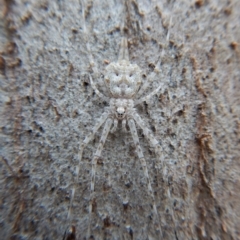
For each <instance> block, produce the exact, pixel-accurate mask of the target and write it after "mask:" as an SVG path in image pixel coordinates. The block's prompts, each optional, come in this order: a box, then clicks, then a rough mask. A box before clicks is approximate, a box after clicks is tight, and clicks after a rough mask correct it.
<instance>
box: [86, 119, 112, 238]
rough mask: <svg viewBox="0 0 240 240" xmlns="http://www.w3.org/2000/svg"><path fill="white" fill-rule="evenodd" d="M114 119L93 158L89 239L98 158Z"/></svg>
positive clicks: (104, 131) (107, 126)
mask: <svg viewBox="0 0 240 240" xmlns="http://www.w3.org/2000/svg"><path fill="white" fill-rule="evenodd" d="M112 123H113V119H112V118H108V119H107V121H106V123H105V126H104V128H103V132H102V136H101V139H100V143H99V145H98V148H97V151H96V153H95V154H94V156H93V160H92V174H91V189H90V201H89V227H88V237H90V230H91V214H92V204H93V192H94V185H95V175H96V165H97V160H98V158H100V157H101V153H102V150H103V146H104V144H105V141H106V139H107V136H108V134H109V131H110V128H111V126H112Z"/></svg>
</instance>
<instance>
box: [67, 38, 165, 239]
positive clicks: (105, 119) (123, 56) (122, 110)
mask: <svg viewBox="0 0 240 240" xmlns="http://www.w3.org/2000/svg"><path fill="white" fill-rule="evenodd" d="M155 74H156V73H154V75H153V76H151V77H152V78H154V76H155ZM89 78H90V83H91V86H92V88H93V90H94V91H95V93H96V94H97V95H98V96H99V97H100V98H101V99H102V100H104V101H106V102H109V106H108V107H106V108H105V110H104V112H103V114H102V115H101V117H100V118H99V120H98V122H97V123H96V125H95V126H94V127H93V129H92V130H91V131H90V133H89V134H88V135H87V136H86V137H85V139H84V140H83V142H82V143H81V144H80V148H79V162H80V161H81V160H82V155H83V150H84V148H85V147H86V146H87V145H88V143H89V142H90V141H91V140H92V139H93V138H94V135H95V134H96V133H97V131H98V130H99V128H100V127H101V126H102V125H104V128H103V132H102V135H101V138H100V143H99V145H98V147H97V150H96V152H95V154H94V155H93V158H92V171H91V187H90V192H91V193H90V204H89V218H90V220H89V225H90V221H91V212H92V205H93V193H94V185H95V174H96V165H97V160H98V159H99V158H100V157H101V153H102V150H103V147H104V144H105V141H106V139H107V137H108V134H109V132H111V133H114V132H115V131H116V130H117V127H118V124H121V125H122V130H123V131H125V132H126V131H127V128H126V126H127V125H128V127H129V129H130V132H131V135H132V138H133V142H134V144H135V147H136V152H137V155H138V158H139V159H140V162H141V165H142V168H143V171H144V175H145V177H146V179H147V184H148V191H149V194H150V195H151V197H152V200H153V210H154V214H155V215H156V216H158V213H157V208H156V204H155V200H154V194H153V189H152V186H151V181H150V177H149V174H148V169H147V163H146V160H145V158H144V155H143V151H142V148H141V146H140V143H139V137H138V134H137V128H136V125H137V126H138V127H140V128H141V129H142V131H143V134H144V136H145V137H146V139H147V140H148V141H149V143H150V145H152V147H154V149H155V152H156V154H157V153H160V145H159V143H158V141H157V140H156V139H155V137H154V136H153V134H152V133H151V131H150V130H149V129H148V128H147V127H146V125H145V123H144V121H143V120H142V119H141V117H140V116H139V114H138V113H137V111H136V108H135V106H136V105H138V104H140V103H142V102H144V101H147V100H148V99H149V98H151V97H152V96H153V95H155V94H156V93H157V92H158V91H159V90H160V88H161V86H159V87H158V88H156V89H155V90H154V91H152V92H151V93H150V94H148V95H147V96H143V97H141V98H139V99H135V98H136V95H137V94H138V95H142V94H143V93H144V91H145V90H146V89H147V87H148V84H149V81H146V82H145V83H144V84H142V80H141V69H140V68H139V66H138V65H137V64H132V63H130V61H129V53H128V41H127V39H126V38H125V37H123V38H122V40H121V44H120V51H119V57H118V61H117V62H112V63H110V64H109V65H108V66H107V67H106V73H105V77H104V81H105V84H106V86H107V89H108V90H109V93H110V96H108V97H107V96H105V95H104V94H102V93H101V92H100V91H99V90H98V89H97V87H96V85H95V83H94V82H93V79H92V77H91V75H89ZM151 80H152V79H151ZM78 176H79V167H78V168H77V178H76V179H78ZM76 182H77V181H76ZM74 194H75V188H73V190H72V196H71V200H70V207H69V211H68V219H69V218H70V214H71V207H72V202H73V199H74ZM71 228H72V227H71ZM70 230H71V229H70ZM70 230H69V232H72V231H70ZM89 232H90V227H89ZM89 232H88V234H89ZM65 239H67V238H65Z"/></svg>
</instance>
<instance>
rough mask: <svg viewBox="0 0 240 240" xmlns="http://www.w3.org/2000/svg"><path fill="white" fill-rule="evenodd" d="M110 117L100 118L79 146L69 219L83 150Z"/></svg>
mask: <svg viewBox="0 0 240 240" xmlns="http://www.w3.org/2000/svg"><path fill="white" fill-rule="evenodd" d="M108 116H109V113H108V112H104V113H103V114H102V115H101V117H100V119H99V121H98V122H97V124H96V125H95V126H94V127H93V129H92V131H91V132H90V133H89V134H88V135H87V136H86V137H85V139H84V140H83V142H82V143H81V144H80V146H79V154H78V166H77V167H76V179H75V181H74V182H75V184H74V187H73V189H72V194H71V198H70V206H69V210H68V216H67V219H70V217H71V210H72V204H73V199H74V195H75V190H76V186H77V182H78V178H79V172H80V164H81V161H82V154H83V150H84V148H85V147H86V146H87V144H88V143H89V142H90V141H91V140H92V139H93V137H94V135H95V134H96V132H97V131H98V129H99V128H100V127H101V126H102V124H103V123H104V122H105V121H106V119H107V118H108Z"/></svg>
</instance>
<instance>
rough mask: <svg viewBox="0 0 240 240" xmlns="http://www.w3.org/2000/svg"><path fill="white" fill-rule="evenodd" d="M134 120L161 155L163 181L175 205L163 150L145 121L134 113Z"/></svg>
mask: <svg viewBox="0 0 240 240" xmlns="http://www.w3.org/2000/svg"><path fill="white" fill-rule="evenodd" d="M132 118H133V119H134V120H135V121H136V123H137V125H138V126H139V127H140V128H141V129H142V130H143V134H144V136H145V137H146V138H147V140H148V141H149V142H150V144H151V145H152V146H153V147H154V149H155V153H156V154H157V155H159V158H160V164H161V168H162V171H163V179H164V182H165V183H166V184H167V196H168V199H169V200H170V201H171V202H172V203H173V202H174V199H173V197H172V196H171V191H170V188H169V184H168V177H167V169H166V165H165V162H164V161H162V156H161V155H162V154H161V152H162V149H161V147H160V145H159V143H158V141H157V140H156V138H155V137H154V136H153V134H152V133H151V131H150V130H149V129H148V128H147V127H146V125H145V123H144V121H143V120H142V119H141V117H140V116H139V114H137V113H136V112H134V114H133V115H132ZM170 211H171V215H172V218H173V223H174V225H175V229H176V221H175V215H174V211H173V209H171V210H170Z"/></svg>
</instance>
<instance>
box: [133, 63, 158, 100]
mask: <svg viewBox="0 0 240 240" xmlns="http://www.w3.org/2000/svg"><path fill="white" fill-rule="evenodd" d="M160 65H161V61H160V60H158V62H157V64H156V67H155V68H154V71H153V73H152V74H150V76H149V77H148V78H147V81H144V83H143V85H142V87H141V88H140V89H139V91H138V93H137V95H139V96H141V95H142V94H143V93H144V92H145V91H146V89H147V88H148V87H149V83H151V82H152V81H153V80H154V78H155V77H156V75H157V74H158V73H159V71H160V70H159V69H160Z"/></svg>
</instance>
